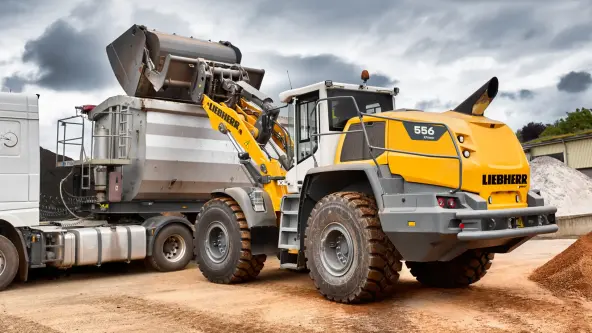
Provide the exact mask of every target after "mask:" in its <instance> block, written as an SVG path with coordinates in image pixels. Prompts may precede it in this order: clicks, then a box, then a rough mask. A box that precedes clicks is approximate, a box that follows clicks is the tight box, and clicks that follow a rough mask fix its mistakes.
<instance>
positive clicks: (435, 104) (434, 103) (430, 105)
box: [415, 98, 459, 111]
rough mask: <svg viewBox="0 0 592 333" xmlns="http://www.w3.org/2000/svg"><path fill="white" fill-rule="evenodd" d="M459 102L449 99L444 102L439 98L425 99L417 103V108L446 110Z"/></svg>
mask: <svg viewBox="0 0 592 333" xmlns="http://www.w3.org/2000/svg"><path fill="white" fill-rule="evenodd" d="M458 104H459V103H457V102H453V101H448V102H442V101H441V100H440V99H438V98H434V99H430V100H423V101H419V102H417V103H415V108H416V109H418V110H422V111H444V110H450V109H453V108H454V107H456V106H457V105H458Z"/></svg>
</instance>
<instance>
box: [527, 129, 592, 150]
mask: <svg viewBox="0 0 592 333" xmlns="http://www.w3.org/2000/svg"><path fill="white" fill-rule="evenodd" d="M590 138H592V130H586V131H581V132H577V133H570V134H562V135H554V136H548V137H542V138H538V139H534V140H531V141H528V142H525V143H523V144H522V147H523V148H524V149H528V148H532V147H537V146H546V145H551V144H555V143H562V142H567V141H576V140H584V139H590Z"/></svg>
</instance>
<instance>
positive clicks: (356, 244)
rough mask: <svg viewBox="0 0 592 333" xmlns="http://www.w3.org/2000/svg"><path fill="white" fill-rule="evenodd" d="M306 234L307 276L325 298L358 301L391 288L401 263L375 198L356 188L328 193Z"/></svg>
mask: <svg viewBox="0 0 592 333" xmlns="http://www.w3.org/2000/svg"><path fill="white" fill-rule="evenodd" d="M305 234H306V235H305V250H304V251H305V253H306V258H307V259H308V263H307V265H308V269H309V270H310V277H311V279H312V280H313V281H314V284H315V286H316V288H317V289H318V290H319V292H320V293H321V294H322V295H323V296H325V297H326V298H327V299H330V300H332V301H336V302H339V303H360V302H366V301H374V300H378V299H381V298H384V297H386V296H388V295H390V294H391V293H392V291H393V289H394V285H395V284H396V283H397V281H398V280H399V272H400V271H401V265H402V264H401V260H400V255H399V254H398V252H397V251H396V249H395V247H394V246H393V244H392V243H391V242H390V240H389V239H388V238H387V237H386V235H385V234H384V232H383V231H382V228H381V225H380V221H379V219H378V216H377V207H376V202H375V200H374V199H373V198H371V197H369V196H367V195H365V194H363V193H357V192H338V193H333V194H330V195H327V196H326V197H324V198H323V199H321V200H320V201H319V202H318V203H317V204H316V205H315V207H314V209H313V211H312V212H311V215H310V217H309V219H308V224H307V228H306V233H305Z"/></svg>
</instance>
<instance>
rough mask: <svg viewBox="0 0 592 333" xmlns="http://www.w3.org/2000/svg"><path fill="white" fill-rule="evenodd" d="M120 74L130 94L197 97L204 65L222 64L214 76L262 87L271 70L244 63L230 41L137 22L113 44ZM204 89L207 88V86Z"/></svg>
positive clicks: (114, 62) (113, 62)
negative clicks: (160, 29)
mask: <svg viewBox="0 0 592 333" xmlns="http://www.w3.org/2000/svg"><path fill="white" fill-rule="evenodd" d="M107 56H108V57H109V62H110V63H111V68H112V69H113V73H114V74H115V77H116V78H117V80H118V81H119V84H121V87H122V88H123V89H124V91H125V93H126V94H127V95H129V96H135V97H146V98H159V99H168V100H177V101H196V99H197V96H198V95H200V94H199V93H198V92H196V87H197V88H199V87H200V81H201V80H203V77H200V75H198V74H199V71H198V67H200V65H201V66H203V65H202V64H203V63H204V61H205V62H206V64H207V62H209V64H212V62H215V63H218V64H217V65H216V67H217V68H216V70H215V71H213V74H214V75H220V77H221V78H222V77H224V78H232V79H233V80H235V79H236V80H244V81H246V82H248V83H249V84H250V85H251V86H253V87H255V88H257V89H259V88H260V86H261V82H262V80H263V75H264V74H265V71H264V70H262V69H253V68H247V67H243V66H241V65H240V62H241V58H242V54H241V52H240V50H239V49H238V48H237V47H235V46H234V45H232V44H231V43H230V42H222V41H221V42H218V43H216V42H210V41H205V40H200V39H197V38H193V37H181V36H177V35H171V34H166V33H162V32H157V31H149V30H148V29H147V28H146V27H145V26H142V25H133V26H132V27H131V28H129V29H128V30H127V31H126V32H124V33H123V34H122V35H121V36H119V37H118V38H117V39H116V40H114V41H113V42H112V43H111V44H109V45H108V46H107ZM201 88H202V90H201V92H202V93H203V87H201Z"/></svg>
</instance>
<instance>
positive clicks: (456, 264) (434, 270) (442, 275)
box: [405, 250, 494, 288]
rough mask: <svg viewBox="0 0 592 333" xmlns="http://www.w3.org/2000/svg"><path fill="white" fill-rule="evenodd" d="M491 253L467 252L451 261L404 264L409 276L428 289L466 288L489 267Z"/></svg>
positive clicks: (491, 257) (477, 279) (492, 255)
mask: <svg viewBox="0 0 592 333" xmlns="http://www.w3.org/2000/svg"><path fill="white" fill-rule="evenodd" d="M493 258H494V254H493V253H489V252H486V251H482V250H468V251H467V252H465V253H463V254H462V255H460V256H458V257H456V258H454V259H452V260H451V261H432V262H409V261H408V262H406V263H405V264H406V265H407V267H408V268H409V270H410V271H411V274H412V275H413V276H414V277H415V278H416V279H417V281H419V282H420V283H421V284H424V285H426V286H429V287H436V288H458V287H466V286H468V285H470V284H473V283H475V282H477V281H479V280H481V278H482V277H483V276H485V274H487V270H488V269H489V268H490V267H491V261H492V260H493Z"/></svg>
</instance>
